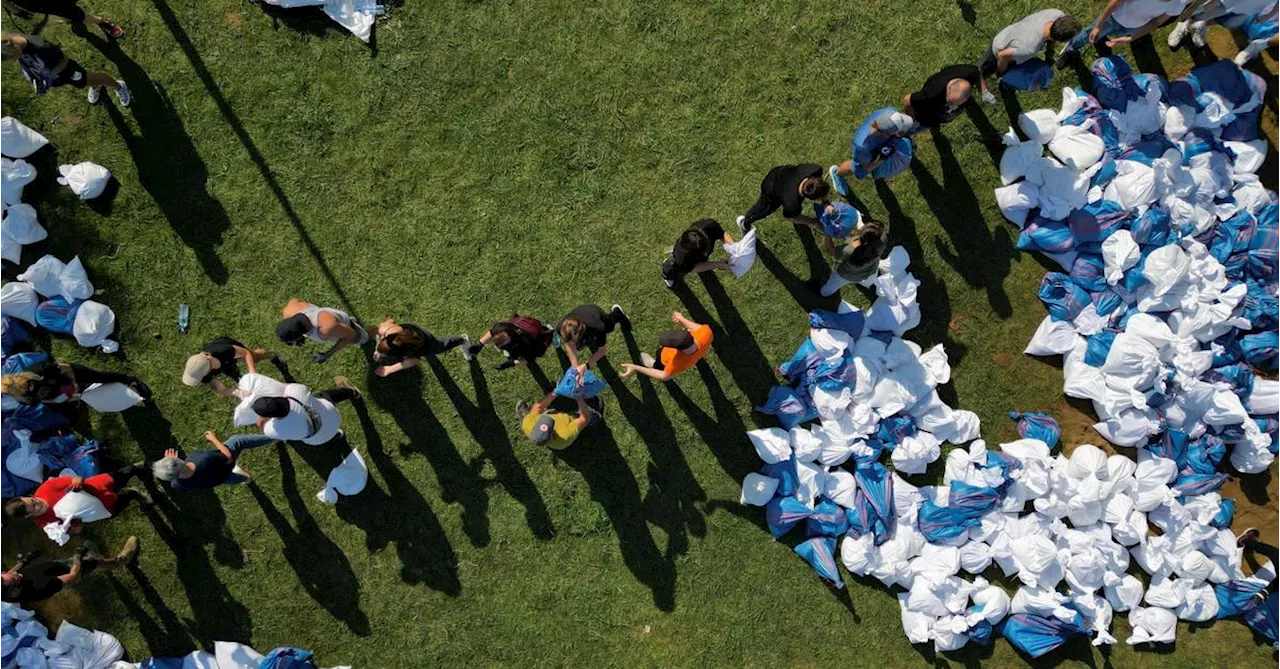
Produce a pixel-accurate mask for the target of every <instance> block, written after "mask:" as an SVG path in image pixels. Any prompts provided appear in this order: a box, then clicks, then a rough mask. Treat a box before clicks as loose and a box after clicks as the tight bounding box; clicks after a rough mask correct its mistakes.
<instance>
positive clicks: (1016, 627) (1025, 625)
mask: <svg viewBox="0 0 1280 669" xmlns="http://www.w3.org/2000/svg"><path fill="white" fill-rule="evenodd" d="M1088 633H1089V630H1087V629H1086V628H1085V627H1084V621H1083V619H1082V617H1081V616H1080V614H1079V613H1076V615H1075V618H1074V619H1073V620H1072V621H1070V622H1068V621H1065V620H1061V619H1058V618H1050V617H1045V616H1037V615H1034V614H1030V613H1015V614H1013V615H1011V616H1009V617H1008V618H1005V619H1004V622H1003V623H1001V625H1000V634H1001V636H1003V637H1004V638H1006V639H1008V640H1009V645H1011V646H1013V647H1014V648H1017V649H1018V650H1020V651H1022V652H1023V653H1026V654H1027V655H1028V656H1029V657H1031V658H1033V659H1034V658H1037V657H1040V656H1041V655H1044V654H1045V653H1048V652H1049V651H1051V650H1053V649H1054V648H1057V647H1058V646H1061V645H1062V644H1064V643H1066V642H1067V640H1068V639H1070V638H1071V637H1073V636H1076V635H1077V634H1088Z"/></svg>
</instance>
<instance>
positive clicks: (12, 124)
mask: <svg viewBox="0 0 1280 669" xmlns="http://www.w3.org/2000/svg"><path fill="white" fill-rule="evenodd" d="M48 143H49V140H48V139H46V138H45V136H44V135H41V134H40V133H38V132H36V131H35V130H32V129H31V128H28V127H27V126H26V124H24V123H23V122H22V121H19V120H18V119H16V118H14V117H12V116H6V117H4V118H0V154H3V155H5V156H7V157H9V158H26V157H27V156H29V155H31V154H33V153H35V152H36V151H39V150H40V149H41V147H43V146H44V145H45V144H48Z"/></svg>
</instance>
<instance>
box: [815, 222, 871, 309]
mask: <svg viewBox="0 0 1280 669" xmlns="http://www.w3.org/2000/svg"><path fill="white" fill-rule="evenodd" d="M823 244H824V246H825V248H826V250H827V255H829V256H831V257H832V258H834V259H835V264H834V265H832V267H831V276H830V277H828V278H827V282H826V283H825V284H823V286H822V287H821V288H819V289H818V292H819V293H820V294H821V295H822V296H823V297H831V296H832V295H835V294H836V293H837V292H839V291H840V289H841V288H843V287H844V286H845V285H847V284H850V283H866V282H867V281H868V280H870V279H873V278H875V276H876V273H877V271H878V270H879V267H880V256H882V255H883V254H884V247H885V225H884V223H881V222H880V221H876V220H871V219H867V220H864V221H863V222H862V225H861V227H859V228H858V230H857V231H856V232H854V234H853V235H852V236H851V237H849V238H848V239H847V240H844V241H841V242H840V244H839V246H837V245H836V242H834V241H832V240H831V238H830V237H828V238H826V239H825V240H823Z"/></svg>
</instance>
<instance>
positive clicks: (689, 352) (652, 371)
mask: <svg viewBox="0 0 1280 669" xmlns="http://www.w3.org/2000/svg"><path fill="white" fill-rule="evenodd" d="M671 320H672V321H673V322H675V323H676V324H677V325H679V326H680V327H682V328H684V329H683V330H669V331H667V332H663V333H662V334H659V335H658V354H657V355H656V356H651V355H649V354H647V353H642V354H640V362H641V364H639V365H633V364H631V363H624V364H623V365H622V374H621V376H623V377H627V376H631V375H632V374H633V373H639V374H643V375H644V376H647V377H649V378H651V379H657V380H659V381H667V380H669V379H671V378H673V377H675V375H676V374H679V373H680V372H683V371H684V370H686V369H689V368H690V367H693V366H694V365H696V364H698V362H699V361H700V360H702V359H703V358H705V357H707V352H708V351H710V350H711V342H712V341H713V340H715V334H714V333H712V332H711V326H710V325H703V324H702V323H695V322H693V321H691V320H689V319H688V318H685V317H684V314H682V313H680V312H679V311H673V312H672V313H671Z"/></svg>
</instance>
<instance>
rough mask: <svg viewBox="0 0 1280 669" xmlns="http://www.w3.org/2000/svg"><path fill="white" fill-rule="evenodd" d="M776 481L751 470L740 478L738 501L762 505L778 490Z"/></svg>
mask: <svg viewBox="0 0 1280 669" xmlns="http://www.w3.org/2000/svg"><path fill="white" fill-rule="evenodd" d="M850 478H852V475H850ZM778 483H779V481H778V479H775V478H773V477H772V476H765V475H764V474H757V473H755V472H751V473H750V474H747V476H746V478H744V479H743V480H742V496H741V497H740V498H739V500H738V501H740V502H742V503H743V504H750V505H752V506H764V505H765V504H768V503H769V500H771V499H773V493H774V492H776V491H777V490H778Z"/></svg>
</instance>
